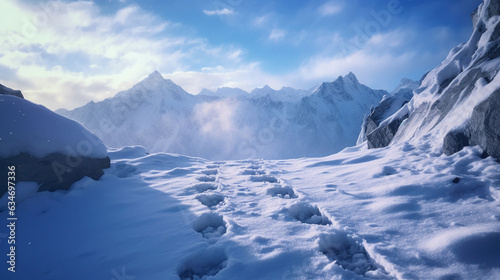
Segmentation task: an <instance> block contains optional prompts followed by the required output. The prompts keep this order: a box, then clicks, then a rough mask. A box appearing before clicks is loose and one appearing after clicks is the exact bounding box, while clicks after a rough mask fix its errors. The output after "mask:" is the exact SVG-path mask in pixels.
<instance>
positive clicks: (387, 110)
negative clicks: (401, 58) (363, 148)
mask: <svg viewBox="0 0 500 280" xmlns="http://www.w3.org/2000/svg"><path fill="white" fill-rule="evenodd" d="M419 86H420V82H417V81H413V80H410V79H406V78H403V79H401V82H400V84H399V85H398V86H397V87H396V89H394V90H393V91H392V92H391V93H390V94H387V95H384V97H383V98H382V101H380V103H379V104H378V105H377V106H376V107H375V108H372V109H371V113H370V115H368V117H366V118H365V120H364V122H363V125H362V127H361V133H360V135H359V138H358V144H361V143H362V142H364V141H366V140H367V139H368V147H370V148H373V147H376V146H378V145H381V146H383V143H384V142H387V141H388V142H390V139H392V137H391V138H390V139H389V137H381V136H383V135H384V134H387V132H391V131H392V130H387V128H390V127H394V124H393V125H392V126H391V125H389V126H383V128H381V129H380V130H377V128H378V127H379V125H380V124H381V123H382V122H384V121H385V120H386V119H387V118H389V117H390V116H392V115H393V114H394V113H396V112H397V111H398V110H399V109H401V107H402V106H403V105H405V104H406V103H407V102H408V101H410V100H411V98H412V97H413V90H415V89H417V88H418V87H419ZM384 128H385V130H384ZM375 130H377V131H375ZM396 130H397V127H396ZM394 132H395V131H394ZM392 136H394V134H392ZM387 144H388V143H387ZM387 144H386V145H387Z"/></svg>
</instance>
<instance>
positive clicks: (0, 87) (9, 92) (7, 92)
mask: <svg viewBox="0 0 500 280" xmlns="http://www.w3.org/2000/svg"><path fill="white" fill-rule="evenodd" d="M0 94H5V95H13V96H16V97H19V98H24V96H23V94H22V92H21V91H20V90H14V89H11V88H8V87H6V86H4V85H2V84H0Z"/></svg>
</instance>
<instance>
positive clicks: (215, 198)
mask: <svg viewBox="0 0 500 280" xmlns="http://www.w3.org/2000/svg"><path fill="white" fill-rule="evenodd" d="M196 199H198V201H200V202H201V204H203V205H205V206H207V207H208V208H212V207H215V206H217V205H219V204H220V203H222V202H223V201H224V196H222V195H220V194H207V195H205V194H202V195H198V196H197V197H196Z"/></svg>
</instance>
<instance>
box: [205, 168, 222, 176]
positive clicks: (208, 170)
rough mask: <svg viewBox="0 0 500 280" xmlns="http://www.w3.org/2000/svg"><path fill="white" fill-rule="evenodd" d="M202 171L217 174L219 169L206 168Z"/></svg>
mask: <svg viewBox="0 0 500 280" xmlns="http://www.w3.org/2000/svg"><path fill="white" fill-rule="evenodd" d="M201 173H202V174H205V175H217V174H218V173H219V171H218V170H217V169H206V170H202V171H201Z"/></svg>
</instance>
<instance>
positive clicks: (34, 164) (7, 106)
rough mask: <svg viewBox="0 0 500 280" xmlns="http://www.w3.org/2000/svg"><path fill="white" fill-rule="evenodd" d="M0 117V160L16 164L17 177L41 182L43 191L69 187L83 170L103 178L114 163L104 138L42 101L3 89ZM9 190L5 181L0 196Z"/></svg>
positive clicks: (4, 163) (86, 174)
mask: <svg viewBox="0 0 500 280" xmlns="http://www.w3.org/2000/svg"><path fill="white" fill-rule="evenodd" d="M11 91H12V90H11ZM0 119H1V120H2V125H1V126H0V166H14V168H15V178H16V179H15V180H16V182H20V181H30V182H37V183H38V184H39V188H38V190H39V191H43V190H49V191H54V190H60V189H68V188H69V187H70V186H71V184H73V183H74V182H76V181H78V180H80V179H81V178H83V177H84V176H88V177H91V178H93V179H95V180H97V179H99V177H100V176H102V175H103V171H102V169H104V168H108V167H109V164H110V160H109V158H108V156H107V149H106V146H105V145H104V144H103V143H102V141H101V140H100V139H98V138H97V137H96V136H95V135H93V134H92V133H90V132H89V131H88V130H87V129H85V128H84V127H83V126H82V125H80V124H79V123H77V122H75V121H73V120H70V119H67V118H65V117H62V116H60V115H58V114H56V113H54V112H52V111H50V110H49V109H47V108H45V107H43V106H41V105H37V104H34V103H32V102H30V101H28V100H25V99H24V98H19V97H16V96H12V95H6V94H0ZM5 176H7V172H2V173H1V175H0V180H2V182H7V178H6V177H5ZM6 190H7V184H2V185H1V186H0V196H1V195H3V194H4V193H5V192H6Z"/></svg>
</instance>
